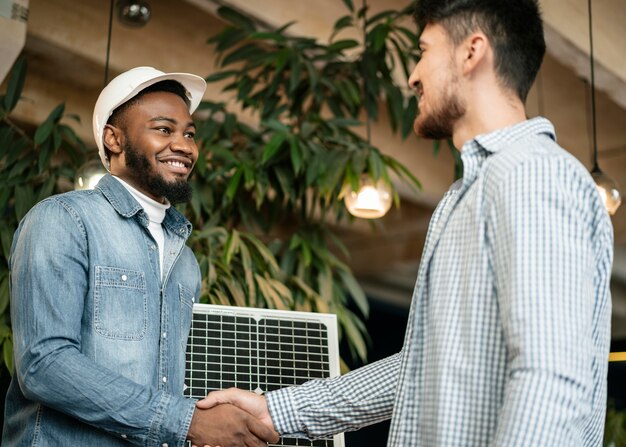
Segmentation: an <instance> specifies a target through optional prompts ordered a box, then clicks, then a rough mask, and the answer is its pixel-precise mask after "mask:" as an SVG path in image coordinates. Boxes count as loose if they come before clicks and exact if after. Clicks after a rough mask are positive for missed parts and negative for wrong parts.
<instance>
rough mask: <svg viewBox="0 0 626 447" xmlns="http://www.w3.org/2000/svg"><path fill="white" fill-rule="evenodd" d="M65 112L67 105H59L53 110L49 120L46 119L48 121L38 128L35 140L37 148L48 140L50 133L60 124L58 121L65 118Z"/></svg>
mask: <svg viewBox="0 0 626 447" xmlns="http://www.w3.org/2000/svg"><path fill="white" fill-rule="evenodd" d="M64 110H65V104H64V103H61V104H59V105H58V106H56V107H55V108H54V110H52V112H50V115H48V118H46V120H45V121H44V122H43V123H41V124H40V125H39V127H37V130H36V131H35V139H34V141H35V146H39V145H40V144H41V143H43V142H44V141H45V140H47V139H48V137H49V136H50V133H51V132H52V129H53V128H54V125H55V124H56V123H58V121H59V120H60V119H61V116H63V111H64Z"/></svg>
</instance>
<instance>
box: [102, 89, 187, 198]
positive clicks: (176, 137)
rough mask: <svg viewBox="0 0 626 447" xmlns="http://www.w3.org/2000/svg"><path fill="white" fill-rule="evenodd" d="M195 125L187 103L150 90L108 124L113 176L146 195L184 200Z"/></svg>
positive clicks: (107, 131) (166, 93)
mask: <svg viewBox="0 0 626 447" xmlns="http://www.w3.org/2000/svg"><path fill="white" fill-rule="evenodd" d="M194 136H195V125H194V124H193V121H192V119H191V115H190V114H189V110H188V108H187V105H186V104H185V102H184V101H183V100H182V98H180V97H179V96H178V95H176V94H174V93H169V92H151V93H147V94H145V95H143V96H142V97H141V98H140V99H139V100H138V101H137V103H135V104H133V105H132V106H130V107H129V108H128V110H126V111H124V114H123V117H121V119H120V124H119V125H117V126H114V125H111V124H107V127H106V128H105V134H104V139H105V144H106V145H107V147H108V148H109V151H110V154H111V173H112V174H113V175H116V176H117V177H119V178H121V179H122V180H124V181H125V182H127V183H129V184H130V185H132V186H133V187H134V188H136V189H138V190H140V191H141V192H143V193H144V194H146V195H147V196H149V197H151V198H153V199H154V200H157V201H159V202H164V201H165V199H167V200H169V201H170V202H171V203H179V202H184V201H186V200H188V199H189V197H190V194H191V188H190V186H189V184H188V182H187V180H188V178H189V174H190V173H191V170H192V169H193V166H194V164H195V162H196V160H197V158H198V147H197V146H196V143H195V141H194Z"/></svg>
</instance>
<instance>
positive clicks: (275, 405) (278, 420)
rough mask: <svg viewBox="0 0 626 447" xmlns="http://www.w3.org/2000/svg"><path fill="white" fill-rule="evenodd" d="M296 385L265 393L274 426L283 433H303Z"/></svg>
mask: <svg viewBox="0 0 626 447" xmlns="http://www.w3.org/2000/svg"><path fill="white" fill-rule="evenodd" d="M293 390H294V387H289V388H281V389H279V390H276V391H270V392H269V393H267V394H266V395H265V399H266V401H267V409H268V410H269V412H270V417H271V418H272V422H273V423H274V428H275V429H276V431H278V433H280V434H281V435H284V434H302V433H303V432H304V429H303V427H301V425H300V424H299V423H298V411H297V408H296V403H295V399H294V394H293Z"/></svg>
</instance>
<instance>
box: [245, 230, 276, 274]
mask: <svg viewBox="0 0 626 447" xmlns="http://www.w3.org/2000/svg"><path fill="white" fill-rule="evenodd" d="M242 237H243V238H244V239H247V240H248V241H250V242H251V243H252V245H253V246H254V248H255V249H256V251H257V253H258V254H259V255H261V258H262V259H263V261H265V262H266V263H267V264H268V266H269V267H270V269H271V270H272V271H274V272H278V271H279V267H278V262H277V261H276V258H275V257H274V255H273V254H272V252H271V251H270V250H269V248H267V246H266V245H265V244H263V243H262V242H261V241H260V240H258V239H257V238H256V237H254V236H253V235H252V234H250V233H245V234H243V235H242Z"/></svg>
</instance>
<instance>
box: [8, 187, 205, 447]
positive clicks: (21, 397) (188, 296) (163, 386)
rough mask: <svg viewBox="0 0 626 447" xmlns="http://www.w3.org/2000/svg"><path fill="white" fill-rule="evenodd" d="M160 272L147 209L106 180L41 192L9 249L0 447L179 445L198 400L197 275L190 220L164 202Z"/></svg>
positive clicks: (182, 440) (181, 443) (181, 442)
mask: <svg viewBox="0 0 626 447" xmlns="http://www.w3.org/2000/svg"><path fill="white" fill-rule="evenodd" d="M163 228H164V233H165V253H164V268H163V280H161V277H160V269H159V253H158V248H157V244H156V242H155V241H154V239H153V238H152V237H151V235H150V232H149V231H148V217H147V215H146V214H145V212H144V211H143V209H142V208H141V206H139V204H138V203H137V202H136V201H135V200H134V199H133V198H132V196H131V195H130V194H129V193H128V192H127V191H126V189H125V188H124V187H123V186H122V185H121V184H120V183H119V182H118V181H117V180H115V179H114V178H112V177H111V176H108V175H107V176H105V177H104V178H103V179H102V180H101V181H100V183H99V184H98V186H97V187H96V189H95V190H91V191H75V192H69V193H65V194H61V195H58V196H53V197H51V198H48V199H46V200H44V201H42V202H41V203H39V204H38V205H36V206H35V207H33V209H32V210H31V211H30V212H29V213H28V214H27V215H26V217H24V219H23V220H22V222H21V223H20V225H19V227H18V230H17V232H16V233H15V237H14V239H13V246H12V249H11V257H10V261H9V264H10V269H11V318H12V325H13V336H14V350H15V354H14V355H15V372H14V375H13V378H12V380H11V384H10V387H9V391H8V393H7V398H6V408H5V425H4V429H3V434H2V445H3V446H7V447H8V446H70V445H72V446H87V445H90V446H99V447H100V446H118V445H128V443H129V442H130V443H132V444H135V445H142V446H157V445H158V446H160V445H162V444H168V445H169V446H180V445H183V444H184V441H185V437H186V435H187V431H188V429H189V424H190V423H191V417H192V414H193V409H194V404H195V402H194V401H193V400H192V399H188V398H185V397H183V386H184V375H185V347H186V342H187V337H188V334H189V327H190V324H191V314H192V305H193V302H194V300H195V297H197V296H199V293H200V271H199V268H198V264H197V262H196V259H195V257H194V255H193V253H192V252H191V250H190V249H189V248H188V247H186V246H185V241H186V240H187V238H188V237H189V235H190V233H191V224H190V223H189V222H188V221H187V220H186V219H185V218H184V217H183V216H182V215H181V214H180V213H178V212H177V211H176V210H175V209H173V208H170V209H168V211H167V213H166V217H165V220H164V221H163Z"/></svg>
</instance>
